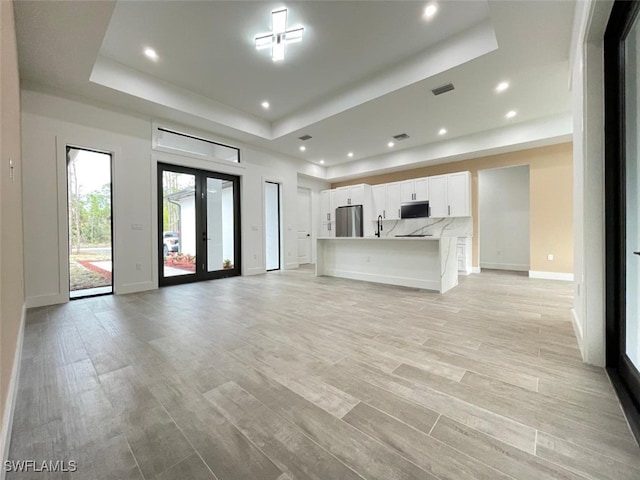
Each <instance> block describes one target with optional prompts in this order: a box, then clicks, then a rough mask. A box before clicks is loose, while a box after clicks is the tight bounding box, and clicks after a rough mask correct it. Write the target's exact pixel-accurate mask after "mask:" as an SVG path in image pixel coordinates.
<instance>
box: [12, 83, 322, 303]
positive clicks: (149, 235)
mask: <svg viewBox="0 0 640 480" xmlns="http://www.w3.org/2000/svg"><path fill="white" fill-rule="evenodd" d="M22 108H23V116H22V127H23V134H22V140H23V148H24V152H23V156H24V164H25V165H24V176H23V181H24V192H23V200H24V205H25V209H24V232H25V242H24V243H25V268H26V275H25V276H26V279H25V284H26V285H25V287H26V295H27V301H28V305H29V306H38V305H48V304H53V303H62V302H65V301H67V300H68V287H67V285H68V281H67V278H68V264H67V255H68V253H67V252H66V225H63V223H64V222H66V208H65V206H64V205H65V204H66V199H65V193H64V189H65V188H66V187H65V184H66V183H65V182H66V178H62V180H61V181H60V178H59V177H60V176H61V175H62V176H63V177H64V176H65V175H64V169H65V168H66V167H65V159H64V153H63V152H64V148H65V146H66V145H67V144H71V145H76V146H80V147H87V148H94V149H100V150H106V151H110V152H113V161H114V177H113V187H114V206H113V216H114V288H115V292H116V293H129V292H135V291H142V290H148V289H153V288H157V285H158V261H157V250H158V246H157V228H158V222H157V201H156V194H157V181H156V175H157V162H159V161H162V162H165V163H172V164H175V165H183V166H190V167H193V168H201V169H205V170H211V171H217V172H222V173H229V174H233V175H238V176H240V177H241V180H240V183H241V232H242V273H243V274H244V275H250V274H258V273H263V272H265V259H264V251H265V248H264V228H263V212H264V206H263V199H264V196H263V195H262V185H263V184H264V180H265V179H269V178H274V177H276V178H278V181H279V182H281V183H282V198H283V208H282V222H283V238H282V240H283V253H284V257H283V265H284V267H285V268H296V267H297V266H298V264H297V242H296V223H297V212H296V198H297V186H298V172H316V171H319V168H318V167H315V166H313V165H311V164H308V163H306V162H300V161H298V160H296V159H293V158H287V157H284V156H283V155H276V154H273V153H270V152H266V151H261V150H258V149H256V148H254V147H250V146H247V145H243V144H240V143H239V142H234V141H232V140H228V139H225V138H223V137H220V136H217V135H214V134H212V133H210V132H198V131H194V133H196V134H200V135H206V136H208V137H210V138H215V139H216V140H219V141H221V142H222V143H228V144H231V145H235V146H238V147H240V148H241V152H242V163H241V164H240V165H238V164H231V163H229V164H227V163H224V162H211V161H207V160H202V159H194V158H189V157H183V156H179V155H172V154H169V153H162V152H156V151H153V150H152V149H151V134H152V120H151V119H148V118H142V117H138V116H134V115H130V114H126V113H122V112H117V111H112V110H108V109H105V108H101V107H98V106H95V105H91V104H86V103H82V102H79V101H76V100H70V99H67V98H63V97H58V96H54V95H50V94H45V93H41V92H34V91H28V90H27V91H23V92H22ZM319 174H322V172H319ZM56 179H57V180H56ZM320 183H322V182H320ZM318 201H319V200H318ZM315 208H318V207H317V206H316V207H315ZM134 225H136V226H137V225H141V226H142V230H140V229H137V228H136V229H134V228H133V227H134ZM63 227H64V228H63ZM314 243H315V242H314ZM136 264H140V267H141V268H140V269H139V270H138V269H136Z"/></svg>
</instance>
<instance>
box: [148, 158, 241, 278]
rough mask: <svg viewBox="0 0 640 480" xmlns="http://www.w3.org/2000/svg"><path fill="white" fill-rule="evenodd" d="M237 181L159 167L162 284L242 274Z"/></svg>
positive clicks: (179, 168)
mask: <svg viewBox="0 0 640 480" xmlns="http://www.w3.org/2000/svg"><path fill="white" fill-rule="evenodd" d="M239 185H240V183H239V179H238V177H235V176H232V175H226V174H222V173H214V172H207V171H203V170H196V169H192V168H185V167H178V166H174V165H165V164H158V192H159V195H158V214H159V219H158V225H159V231H158V237H159V245H158V247H159V249H158V253H159V257H160V258H159V276H160V285H175V284H178V283H186V282H193V281H198V280H209V279H213V278H221V277H230V276H234V275H240V189H239Z"/></svg>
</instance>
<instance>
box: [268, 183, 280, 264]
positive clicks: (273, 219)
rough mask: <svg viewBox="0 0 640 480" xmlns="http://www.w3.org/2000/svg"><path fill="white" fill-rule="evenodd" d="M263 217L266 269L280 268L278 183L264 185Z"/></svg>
mask: <svg viewBox="0 0 640 480" xmlns="http://www.w3.org/2000/svg"><path fill="white" fill-rule="evenodd" d="M264 210H265V212H264V218H265V235H266V238H265V243H266V267H267V271H271V270H280V184H279V183H273V182H266V183H265V185H264Z"/></svg>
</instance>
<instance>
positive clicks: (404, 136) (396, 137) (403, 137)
mask: <svg viewBox="0 0 640 480" xmlns="http://www.w3.org/2000/svg"><path fill="white" fill-rule="evenodd" d="M407 138H409V135H407V134H406V133H399V134H398V135H394V136H393V139H394V140H395V141H396V142H399V141H401V140H406V139H407Z"/></svg>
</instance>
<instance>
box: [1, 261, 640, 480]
mask: <svg viewBox="0 0 640 480" xmlns="http://www.w3.org/2000/svg"><path fill="white" fill-rule="evenodd" d="M570 308H571V285H570V284H568V283H563V282H553V281H543V280H533V279H529V278H527V277H525V276H522V275H518V274H512V273H505V272H483V273H481V274H476V275H472V276H469V277H462V278H461V279H460V285H459V286H458V287H457V288H455V289H454V290H452V291H450V292H448V293H447V294H445V295H439V294H436V293H430V292H425V291H420V290H414V289H407V288H399V287H392V286H385V285H377V284H369V283H364V282H354V281H348V280H341V279H335V278H315V277H314V276H313V272H312V269H311V268H301V269H299V270H295V271H287V272H273V273H269V274H267V275H261V276H256V277H236V278H231V279H225V280H217V281H213V282H204V283H198V284H190V285H184V286H177V287H170V288H165V289H161V290H157V291H152V292H145V293H140V294H133V295H126V296H109V297H99V298H93V299H83V300H78V301H74V302H71V303H69V304H67V305H62V306H55V307H46V308H39V309H32V310H30V311H29V312H28V318H27V324H26V328H25V337H24V348H23V359H22V370H21V377H20V383H19V391H18V398H17V406H16V413H15V418H14V424H13V432H12V439H11V448H10V456H9V458H10V460H29V459H31V460H36V461H37V462H42V461H47V460H51V461H56V460H65V461H69V460H74V461H76V462H77V463H78V471H77V472H75V473H71V472H67V473H63V472H49V473H34V472H23V473H13V472H12V473H9V474H8V475H7V478H8V479H9V480H12V479H30V478H34V479H36V478H37V479H83V480H94V479H95V480H98V479H100V480H102V479H118V480H125V479H137V480H150V479H161V480H171V479H176V480H177V479H193V480H200V479H209V480H211V479H218V480H244V479H246V480H270V479H273V480H294V479H316V480H351V479H353V480H357V479H360V480H361V479H381V480H393V479H396V480H400V479H421V480H429V479H432V480H458V479H460V480H469V479H491V480H494V479H496V480H497V479H516V480H540V479H542V480H544V479H563V480H565V479H566V480H569V479H572V480H579V479H583V480H585V479H591V480H598V479H608V480H632V479H633V480H638V479H640V449H638V447H637V445H636V443H635V442H634V440H633V438H632V436H631V434H630V432H629V429H628V426H627V424H626V420H625V418H624V416H623V415H622V412H621V410H620V407H619V405H618V402H617V399H616V397H615V395H614V393H613V390H612V387H611V385H610V383H609V380H608V378H607V376H606V374H605V373H604V371H603V370H602V369H600V368H596V367H592V366H589V365H585V364H583V363H582V361H581V359H580V354H579V351H578V347H577V344H576V340H575V337H574V334H573V330H572V326H571V321H570Z"/></svg>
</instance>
